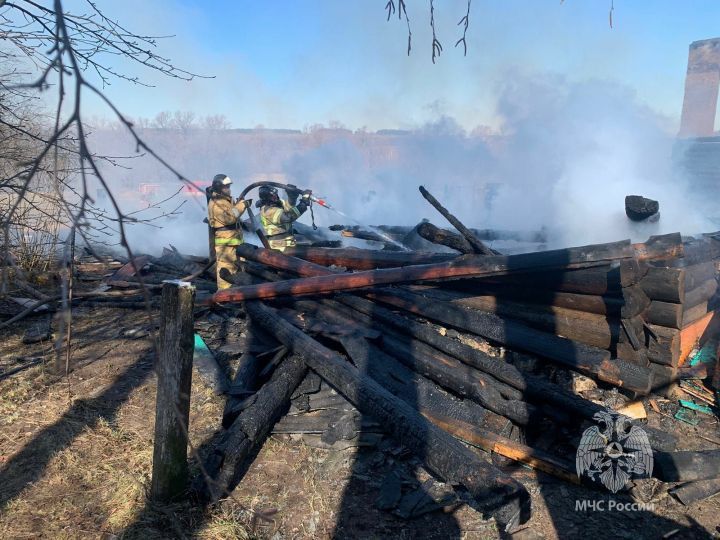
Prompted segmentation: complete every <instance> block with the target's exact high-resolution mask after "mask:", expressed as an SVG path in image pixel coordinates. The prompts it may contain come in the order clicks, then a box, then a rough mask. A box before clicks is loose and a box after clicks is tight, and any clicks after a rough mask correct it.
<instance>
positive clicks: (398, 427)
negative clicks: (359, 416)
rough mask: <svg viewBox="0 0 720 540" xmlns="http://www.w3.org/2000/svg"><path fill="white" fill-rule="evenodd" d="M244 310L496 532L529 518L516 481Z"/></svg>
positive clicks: (303, 340) (280, 325)
mask: <svg viewBox="0 0 720 540" xmlns="http://www.w3.org/2000/svg"><path fill="white" fill-rule="evenodd" d="M247 310H248V314H250V316H251V317H252V318H253V320H255V321H257V322H258V324H260V325H261V326H263V327H265V328H266V329H267V330H268V331H269V332H270V333H272V334H273V335H275V336H276V338H277V339H278V340H279V341H280V342H282V343H284V344H285V345H286V346H288V347H289V348H290V349H291V350H292V351H293V352H294V353H296V354H300V355H302V356H303V357H304V358H305V362H306V363H307V365H308V367H310V368H311V369H313V370H314V371H315V372H317V373H318V374H319V375H320V376H321V377H322V378H323V379H325V380H326V381H327V382H328V383H329V384H331V385H332V386H333V387H335V388H336V389H337V390H338V391H339V392H340V393H341V394H343V395H344V396H345V397H346V398H347V399H348V400H349V401H350V402H351V403H352V404H353V405H355V407H357V409H358V410H359V411H360V412H362V413H363V414H367V415H370V416H373V417H375V418H376V419H377V420H378V421H380V422H381V423H382V424H383V426H384V427H385V428H386V429H387V431H388V433H390V434H391V436H393V437H394V438H395V439H396V440H397V441H398V442H399V443H400V444H402V445H404V446H406V447H408V448H409V449H411V450H412V451H414V452H416V453H417V454H418V457H420V458H421V459H422V460H423V462H424V464H425V465H426V466H427V467H428V469H429V470H430V471H431V472H433V473H434V474H436V475H438V476H439V477H440V478H443V479H444V480H446V481H450V482H458V483H460V484H461V485H463V486H464V487H465V488H466V489H467V490H468V491H469V492H470V494H471V495H472V497H473V498H474V500H475V501H476V504H477V505H478V507H479V508H480V509H481V510H482V511H484V512H488V513H489V514H491V515H493V516H494V517H495V519H496V521H497V522H498V524H499V526H500V528H501V529H506V528H512V527H513V526H515V525H516V524H518V523H521V522H525V521H526V520H527V519H528V518H529V495H528V493H527V491H526V490H525V488H524V487H523V486H522V485H521V484H519V483H518V482H517V481H515V480H513V479H512V478H510V477H508V476H506V475H504V474H503V473H501V472H500V471H499V470H497V469H496V468H495V467H493V466H491V465H489V464H487V463H486V462H484V461H482V460H480V459H478V457H477V456H475V455H474V454H473V453H472V452H471V451H470V450H468V449H467V448H465V447H464V446H463V445H462V443H460V442H459V441H457V440H456V439H454V438H453V437H452V436H450V435H448V434H447V433H445V432H444V431H442V430H440V429H439V428H437V427H435V426H434V425H432V424H430V423H429V422H428V421H427V420H425V419H424V418H423V417H422V416H421V415H419V414H418V413H417V412H416V411H414V410H413V409H412V408H411V407H410V406H409V405H407V404H406V403H404V402H403V401H402V400H400V399H399V398H397V397H395V396H393V395H392V394H390V393H389V392H388V391H387V390H385V389H384V388H382V387H381V386H380V385H379V384H377V383H376V382H375V381H374V380H372V379H371V378H369V377H365V376H362V375H361V374H360V373H359V372H358V370H357V369H356V368H354V367H352V366H351V365H350V364H349V363H348V362H347V361H345V360H344V359H343V358H342V357H340V356H339V355H338V354H337V353H334V352H332V351H330V350H329V349H327V348H325V347H323V346H322V345H320V344H319V343H317V342H316V341H315V340H313V339H312V338H310V337H309V336H307V335H306V334H304V333H303V332H302V331H301V330H298V329H296V328H295V327H293V326H292V325H291V324H290V323H288V322H286V321H283V320H282V319H279V318H278V317H276V316H275V314H274V312H273V311H272V310H271V309H270V308H268V307H266V306H263V305H262V304H259V303H256V302H252V303H249V304H248V305H247Z"/></svg>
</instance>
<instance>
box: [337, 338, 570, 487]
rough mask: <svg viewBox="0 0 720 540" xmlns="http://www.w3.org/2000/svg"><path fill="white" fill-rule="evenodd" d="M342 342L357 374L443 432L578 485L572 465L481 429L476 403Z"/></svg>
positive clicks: (372, 351)
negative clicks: (460, 397)
mask: <svg viewBox="0 0 720 540" xmlns="http://www.w3.org/2000/svg"><path fill="white" fill-rule="evenodd" d="M341 341H342V343H343V346H344V347H345V350H346V351H347V352H348V354H349V356H350V358H351V359H352V361H353V363H354V364H355V365H356V366H357V367H358V369H359V370H360V371H362V372H365V373H368V374H369V375H370V376H371V377H373V379H375V380H376V381H377V382H378V383H380V384H381V385H382V386H383V387H385V388H386V389H387V390H388V391H390V392H391V393H392V394H393V395H396V396H398V397H399V398H400V399H402V400H403V401H405V402H407V403H409V404H410V405H411V406H413V407H414V408H415V409H416V410H417V411H418V412H420V414H422V415H423V416H424V417H425V418H427V419H428V420H429V421H430V422H431V423H433V424H434V425H436V426H438V427H439V428H441V429H442V430H444V431H446V432H448V433H450V434H451V435H453V436H455V437H457V438H458V439H460V440H462V441H465V442H467V443H468V444H471V445H473V446H476V447H478V448H481V449H483V450H485V451H486V452H489V453H496V454H499V455H501V456H504V457H507V458H510V459H513V460H515V461H518V462H520V463H525V464H526V465H529V466H530V467H532V468H534V469H537V470H541V471H543V472H545V473H547V474H551V475H553V476H555V477H557V478H561V479H563V480H566V481H569V482H573V483H579V479H578V476H577V473H576V472H575V468H574V465H573V464H572V463H569V462H567V461H565V460H563V459H561V458H558V457H557V456H554V455H552V454H550V453H548V452H544V451H542V450H539V449H536V448H531V447H529V446H527V445H523V444H520V443H518V442H516V441H513V440H511V439H508V438H506V437H503V436H501V435H499V434H497V433H494V432H492V431H490V430H488V429H483V428H482V427H481V426H482V425H483V416H484V415H485V414H486V413H485V411H484V410H483V409H482V407H480V406H478V405H477V404H475V403H472V402H468V401H466V400H460V399H457V398H454V397H453V396H451V395H449V394H446V393H444V392H442V391H441V390H438V389H437V387H436V386H435V385H434V384H432V383H430V382H429V381H428V380H427V379H425V378H424V377H420V376H418V375H417V374H413V373H412V372H409V370H405V369H404V368H402V366H400V365H399V364H398V363H397V361H396V360H395V359H394V358H392V357H390V356H388V355H386V354H385V353H384V352H383V351H382V350H380V348H379V347H376V346H374V345H372V344H369V343H367V342H366V341H365V340H364V339H357V338H355V339H352V338H343V339H342V340H341ZM398 368H400V369H398ZM408 383H409V384H408Z"/></svg>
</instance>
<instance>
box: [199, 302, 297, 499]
mask: <svg viewBox="0 0 720 540" xmlns="http://www.w3.org/2000/svg"><path fill="white" fill-rule="evenodd" d="M246 307H247V308H248V310H250V309H251V304H248V305H247V306H246ZM306 373H307V366H306V365H305V362H304V361H303V359H302V358H300V357H299V356H290V357H289V358H286V359H285V360H284V361H283V362H282V363H281V364H280V366H279V367H278V368H277V369H276V370H275V372H274V373H273V376H272V378H271V379H270V381H268V382H267V383H265V384H264V385H263V386H262V388H260V390H258V392H257V393H256V394H255V396H254V400H253V402H252V403H251V404H250V405H249V406H248V407H246V408H245V409H244V410H243V411H242V412H240V414H239V415H238V416H237V418H236V419H235V421H234V422H233V423H232V425H231V426H230V427H229V429H228V430H227V431H226V432H225V433H223V435H222V437H221V439H220V441H219V442H218V444H217V445H215V447H214V448H213V450H212V452H211V453H210V455H209V456H208V458H207V460H206V462H205V467H204V469H205V471H206V472H207V475H208V477H209V479H208V478H204V477H203V478H200V479H198V483H197V484H196V486H195V491H196V493H197V494H198V496H200V497H201V498H203V499H206V500H212V501H216V500H218V499H220V498H222V497H226V496H227V495H228V494H229V493H231V492H232V490H233V488H234V486H235V485H236V484H237V482H238V480H239V478H240V474H241V473H242V466H243V464H244V463H245V460H246V459H247V457H248V456H249V455H250V453H251V451H252V450H253V449H254V448H256V447H257V446H258V445H259V444H261V443H262V442H263V441H264V440H265V437H266V436H267V435H268V433H269V432H270V430H271V429H272V426H273V424H274V423H275V422H276V421H277V420H278V418H280V416H281V415H282V414H283V413H284V412H285V410H286V409H287V407H288V405H289V403H290V396H291V395H292V393H293V392H294V391H295V388H297V386H298V385H299V384H300V382H301V381H302V380H303V378H304V377H305V374H306Z"/></svg>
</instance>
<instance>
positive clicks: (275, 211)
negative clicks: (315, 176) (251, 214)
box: [256, 186, 312, 251]
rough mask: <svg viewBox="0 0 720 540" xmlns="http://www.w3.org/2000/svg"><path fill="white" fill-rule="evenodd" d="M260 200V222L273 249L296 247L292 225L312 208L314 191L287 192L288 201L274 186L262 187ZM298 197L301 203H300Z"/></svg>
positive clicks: (291, 190) (282, 249)
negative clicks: (279, 194) (311, 202)
mask: <svg viewBox="0 0 720 540" xmlns="http://www.w3.org/2000/svg"><path fill="white" fill-rule="evenodd" d="M258 192H259V196H260V200H259V201H258V202H257V203H256V206H258V207H259V208H260V221H261V223H262V226H263V228H264V229H265V235H266V236H267V239H268V242H269V243H270V247H271V248H272V249H277V250H278V251H285V248H288V247H292V246H294V245H295V235H294V234H293V227H292V224H293V222H294V221H295V220H297V219H298V218H299V217H300V216H301V215H303V213H304V212H305V210H307V209H308V206H310V196H311V195H312V191H310V190H305V191H299V190H293V189H288V190H286V193H287V197H288V198H287V200H282V199H280V197H279V196H278V190H277V189H276V188H274V187H272V186H261V187H260V189H259V190H258ZM298 197H299V198H300V201H299V202H298Z"/></svg>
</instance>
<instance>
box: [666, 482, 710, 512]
mask: <svg viewBox="0 0 720 540" xmlns="http://www.w3.org/2000/svg"><path fill="white" fill-rule="evenodd" d="M718 493H720V478H713V479H712V480H698V481H696V482H689V483H687V484H683V485H681V486H678V487H675V488H673V489H671V490H670V494H671V495H673V496H675V497H676V498H677V499H678V500H679V501H680V502H681V503H683V504H684V505H685V506H689V505H691V504H693V503H696V502H699V501H703V500H705V499H709V498H710V497H712V496H714V495H717V494H718Z"/></svg>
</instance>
